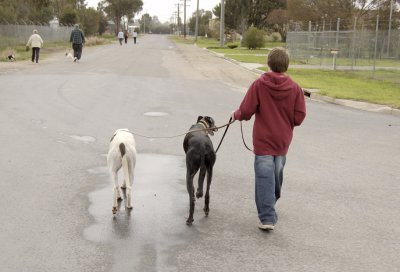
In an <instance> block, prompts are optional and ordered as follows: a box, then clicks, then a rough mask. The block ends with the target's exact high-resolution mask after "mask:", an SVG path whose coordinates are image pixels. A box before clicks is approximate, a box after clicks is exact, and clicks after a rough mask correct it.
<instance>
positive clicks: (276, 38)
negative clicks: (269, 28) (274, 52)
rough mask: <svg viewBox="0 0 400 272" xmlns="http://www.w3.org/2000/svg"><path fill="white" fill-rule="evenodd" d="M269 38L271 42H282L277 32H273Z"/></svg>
mask: <svg viewBox="0 0 400 272" xmlns="http://www.w3.org/2000/svg"><path fill="white" fill-rule="evenodd" d="M271 38H272V41H273V42H280V41H282V37H281V34H279V32H274V33H272V34H271Z"/></svg>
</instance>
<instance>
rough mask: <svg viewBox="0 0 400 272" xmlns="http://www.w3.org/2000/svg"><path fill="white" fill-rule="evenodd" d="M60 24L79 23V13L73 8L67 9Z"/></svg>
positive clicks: (64, 10) (63, 12)
mask: <svg viewBox="0 0 400 272" xmlns="http://www.w3.org/2000/svg"><path fill="white" fill-rule="evenodd" d="M59 21H60V24H63V25H73V24H76V23H77V22H78V13H77V12H76V10H75V9H73V8H72V7H68V6H67V7H65V8H64V9H63V10H62V12H61V14H60V17H59Z"/></svg>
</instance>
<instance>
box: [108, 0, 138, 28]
mask: <svg viewBox="0 0 400 272" xmlns="http://www.w3.org/2000/svg"><path fill="white" fill-rule="evenodd" d="M101 5H102V6H104V11H105V12H106V13H107V15H108V16H109V17H110V18H112V19H113V20H114V22H115V25H116V31H119V30H120V29H121V20H122V18H124V17H125V18H126V19H127V21H128V22H129V21H130V20H132V19H133V18H134V16H135V13H137V12H139V11H141V10H142V7H143V2H142V0H102V2H101Z"/></svg>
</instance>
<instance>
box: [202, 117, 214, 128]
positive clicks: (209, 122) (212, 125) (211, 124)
mask: <svg viewBox="0 0 400 272" xmlns="http://www.w3.org/2000/svg"><path fill="white" fill-rule="evenodd" d="M204 119H205V120H206V122H207V123H208V125H209V126H210V127H215V122H214V119H212V118H211V117H210V116H204Z"/></svg>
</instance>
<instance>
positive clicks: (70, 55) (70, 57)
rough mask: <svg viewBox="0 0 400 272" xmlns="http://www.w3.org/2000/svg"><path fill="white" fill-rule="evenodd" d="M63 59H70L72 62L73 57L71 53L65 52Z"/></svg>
mask: <svg viewBox="0 0 400 272" xmlns="http://www.w3.org/2000/svg"><path fill="white" fill-rule="evenodd" d="M65 57H66V58H67V59H70V60H74V56H73V55H72V53H71V52H69V51H68V52H65Z"/></svg>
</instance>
